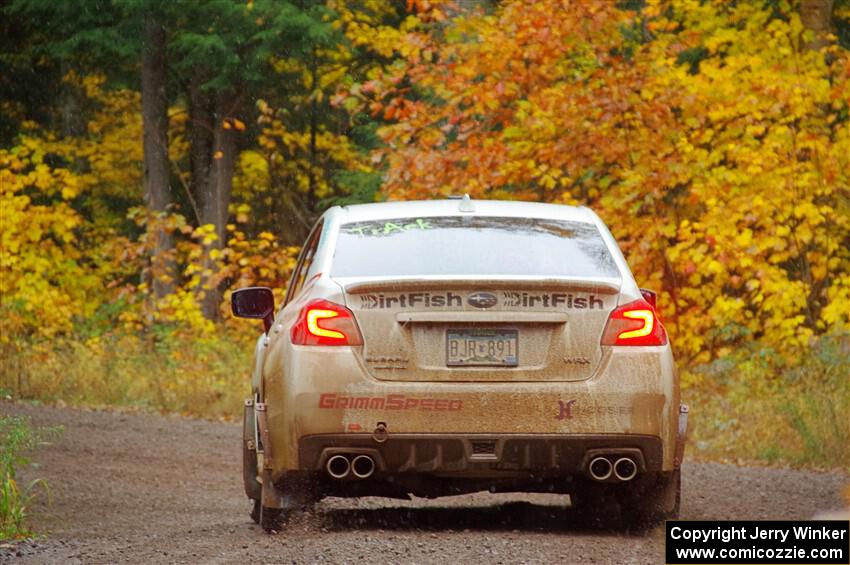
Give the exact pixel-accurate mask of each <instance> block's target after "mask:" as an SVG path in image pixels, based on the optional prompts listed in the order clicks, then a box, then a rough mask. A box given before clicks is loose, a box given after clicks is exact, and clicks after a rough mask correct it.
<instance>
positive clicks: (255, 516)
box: [251, 499, 260, 524]
mask: <svg viewBox="0 0 850 565" xmlns="http://www.w3.org/2000/svg"><path fill="white" fill-rule="evenodd" d="M251 502H252V503H253V505H252V506H251V520H253V521H254V523H255V524H259V523H260V501H259V500H257V499H255V500H252V501H251Z"/></svg>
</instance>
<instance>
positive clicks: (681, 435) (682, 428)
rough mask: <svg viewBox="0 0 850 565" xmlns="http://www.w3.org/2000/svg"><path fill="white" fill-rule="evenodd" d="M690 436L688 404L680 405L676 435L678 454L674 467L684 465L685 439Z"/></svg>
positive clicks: (674, 460)
mask: <svg viewBox="0 0 850 565" xmlns="http://www.w3.org/2000/svg"><path fill="white" fill-rule="evenodd" d="M687 437H688V405H687V404H680V405H679V430H678V434H677V435H676V454H675V456H674V458H673V468H674V469H678V468H679V467H681V466H682V461H684V458H685V440H686V439H687Z"/></svg>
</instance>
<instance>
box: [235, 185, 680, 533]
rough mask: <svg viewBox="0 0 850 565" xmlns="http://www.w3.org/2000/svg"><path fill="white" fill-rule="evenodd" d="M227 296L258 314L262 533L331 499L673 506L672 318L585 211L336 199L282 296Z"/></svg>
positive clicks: (249, 482) (252, 413)
mask: <svg viewBox="0 0 850 565" xmlns="http://www.w3.org/2000/svg"><path fill="white" fill-rule="evenodd" d="M232 306H233V312H234V314H235V315H236V316H242V317H248V318H260V319H262V320H263V323H264V328H265V332H264V334H263V335H262V336H261V337H260V338H259V340H258V342H257V346H256V351H255V359H254V366H253V378H252V383H253V390H252V395H251V398H249V399H247V400H246V401H245V414H244V426H245V427H244V434H243V455H244V482H245V491H246V494H247V495H248V497H249V498H250V499H252V500H253V501H254V510H253V513H252V515H253V517H254V519H255V520H257V521H258V522H260V523H261V524H262V526H263V527H264V528H265V529H266V530H274V529H277V528H278V527H279V525H280V523H281V519H282V518H283V517H284V516H285V514H286V511H287V510H290V509H293V508H296V507H298V506H301V505H305V504H309V503H311V502H314V501H316V500H318V499H320V498H321V497H324V496H343V497H352V496H353V497H357V496H386V497H393V498H408V497H409V496H411V495H414V496H422V497H438V496H445V495H454V494H461V493H468V492H474V491H479V490H490V491H492V492H555V493H565V494H567V493H568V494H570V498H571V502H572V504H573V505H575V506H576V507H577V509H578V510H579V511H584V512H587V515H588V518H589V519H594V520H597V519H606V520H607V519H608V518H609V516H608V515H609V514H611V513H612V512H616V513H617V514H618V515H619V519H621V520H625V521H626V522H628V523H649V522H652V521H656V520H660V519H664V518H666V517H671V516H674V515H676V513H677V512H678V508H679V500H680V491H681V483H680V472H679V467H680V465H681V462H682V454H683V445H684V435H685V429H686V422H687V411H686V409H685V408H684V407H681V406H680V403H679V383H678V379H677V376H676V371H675V368H674V363H673V356H672V353H671V349H670V344H669V342H668V338H667V333H666V332H665V330H664V326H663V325H662V323H661V321H660V320H659V319H658V315H657V314H656V310H655V295H654V294H653V293H652V292H650V291H644V290H641V289H640V288H638V286H637V284H636V283H635V280H634V278H633V276H632V274H631V272H630V271H629V268H628V266H627V264H626V261H625V259H624V258H623V255H622V253H621V252H620V250H619V248H618V246H617V244H616V242H615V241H614V239H613V237H612V236H611V234H610V232H609V231H608V229H607V228H606V227H605V225H604V224H603V223H602V222H601V220H600V219H599V217H598V216H597V215H596V214H594V213H593V212H592V211H591V210H589V209H587V208H576V207H569V206H559V205H552V204H535V203H520V202H495V201H476V200H470V199H469V198H467V197H464V198H462V199H448V200H442V201H423V202H393V203H382V204H365V205H358V206H345V207H334V208H331V209H330V210H328V211H327V212H326V213H325V214H324V215H323V216H322V217H321V219H320V220H319V221H318V222H317V223H316V225H315V227H314V228H313V230H312V233H311V234H310V236H309V237H308V239H307V241H306V243H305V244H304V247H303V250H302V252H301V256H300V258H299V260H298V264H297V267H296V269H295V272H294V273H293V276H292V280H291V281H290V284H289V288H288V291H287V294H286V299H285V302H284V304H283V305H282V306H281V307H280V308H279V309H275V306H274V304H273V299H272V293H271V291H270V290H269V289H267V288H257V287H255V288H246V289H240V290H238V291H235V292H234V293H233V297H232ZM603 508H604V509H605V510H604V513H605V514H606V515H605V516H598V515H595V514H599V513H600V509H603ZM612 508H613V509H614V510H612Z"/></svg>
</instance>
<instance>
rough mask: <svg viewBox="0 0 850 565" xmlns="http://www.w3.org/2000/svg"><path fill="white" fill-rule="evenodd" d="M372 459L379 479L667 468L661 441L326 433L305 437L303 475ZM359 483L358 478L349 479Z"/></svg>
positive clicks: (632, 437)
mask: <svg viewBox="0 0 850 565" xmlns="http://www.w3.org/2000/svg"><path fill="white" fill-rule="evenodd" d="M334 455H343V456H347V457H349V458H353V457H356V456H357V455H369V456H370V457H372V458H373V459H374V461H375V467H376V469H375V476H376V477H380V476H382V475H383V476H387V475H401V474H405V473H415V474H422V473H425V474H431V475H435V476H453V477H467V478H485V477H489V478H499V477H510V476H525V475H535V476H566V475H575V474H585V473H586V471H587V467H588V465H589V462H590V461H591V460H592V459H594V458H595V457H599V456H604V457H608V458H611V459H612V460H616V459H617V458H619V457H630V458H632V459H633V460H634V461H635V463H636V464H637V467H638V472H641V473H646V472H657V471H660V470H661V469H662V464H663V448H662V444H661V440H660V438H658V437H652V436H642V435H628V434H622V435H614V434H611V435H609V434H605V435H591V434H579V435H564V434H534V435H518V434H392V433H389V434H387V435H386V436H385V437H384V436H381V437H379V438H378V439H376V438H375V437H374V436H373V435H371V434H321V435H312V436H306V437H302V438H301V440H300V442H299V461H300V467H301V470H302V471H317V472H323V471H324V470H325V465H326V463H327V461H328V459H329V458H331V457H333V456H334ZM346 478H348V479H356V477H354V476H349V477H346Z"/></svg>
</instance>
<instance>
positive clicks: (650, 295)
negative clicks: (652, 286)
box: [640, 288, 658, 310]
mask: <svg viewBox="0 0 850 565" xmlns="http://www.w3.org/2000/svg"><path fill="white" fill-rule="evenodd" d="M640 293H641V295H642V296H643V299H644V300H646V301H647V302H649V305H650V306H652V308H653V309H654V310H657V309H658V307H657V306H656V303H657V302H658V293H657V292H655V291H654V290H649V289H647V288H642V289H640Z"/></svg>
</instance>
